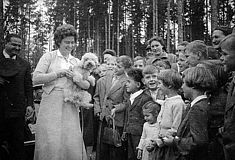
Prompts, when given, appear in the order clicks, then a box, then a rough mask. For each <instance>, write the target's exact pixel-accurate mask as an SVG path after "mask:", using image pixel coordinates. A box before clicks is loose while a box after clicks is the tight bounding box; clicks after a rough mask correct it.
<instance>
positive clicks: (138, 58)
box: [134, 56, 146, 64]
mask: <svg viewBox="0 0 235 160" xmlns="http://www.w3.org/2000/svg"><path fill="white" fill-rule="evenodd" d="M139 60H142V61H143V63H144V64H145V63H146V62H145V58H144V57H141V56H136V57H135V58H134V62H136V61H139Z"/></svg>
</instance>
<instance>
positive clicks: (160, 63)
mask: <svg viewBox="0 0 235 160" xmlns="http://www.w3.org/2000/svg"><path fill="white" fill-rule="evenodd" d="M153 65H154V66H156V67H157V66H159V67H164V68H165V69H170V68H171V63H170V62H169V61H168V60H165V61H163V60H160V61H156V62H153Z"/></svg>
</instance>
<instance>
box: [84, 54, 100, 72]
mask: <svg viewBox="0 0 235 160" xmlns="http://www.w3.org/2000/svg"><path fill="white" fill-rule="evenodd" d="M98 63H99V62H98V57H97V56H96V55H95V54H94V53H90V52H89V53H85V54H84V55H83V56H82V59H81V64H82V68H84V69H87V70H89V71H92V70H93V69H95V68H96V67H97V65H98Z"/></svg>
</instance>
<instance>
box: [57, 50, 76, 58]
mask: <svg viewBox="0 0 235 160" xmlns="http://www.w3.org/2000/svg"><path fill="white" fill-rule="evenodd" d="M57 56H58V57H62V58H64V59H65V60H67V61H70V60H71V59H72V58H73V56H72V55H71V54H69V56H68V58H65V57H64V56H63V55H62V54H61V52H60V50H57Z"/></svg>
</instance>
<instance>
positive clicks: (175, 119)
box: [157, 69, 186, 160]
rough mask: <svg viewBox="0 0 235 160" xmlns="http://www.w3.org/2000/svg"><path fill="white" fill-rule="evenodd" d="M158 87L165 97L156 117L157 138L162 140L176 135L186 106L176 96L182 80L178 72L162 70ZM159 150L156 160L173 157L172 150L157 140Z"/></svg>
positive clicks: (178, 96)
mask: <svg viewBox="0 0 235 160" xmlns="http://www.w3.org/2000/svg"><path fill="white" fill-rule="evenodd" d="M158 80H159V83H160V84H159V85H158V87H159V88H160V90H161V91H162V93H163V94H164V95H165V96H166V97H167V98H166V99H165V100H164V102H163V104H162V105H161V111H160V113H159V115H158V117H157V124H158V127H159V130H158V138H159V139H161V138H164V137H166V136H168V135H174V134H176V132H177V130H178V127H179V125H180V123H181V121H182V115H183V112H184V110H185V109H186V105H185V103H184V101H183V99H182V98H181V96H180V95H179V94H178V90H179V89H180V88H181V86H182V83H183V80H182V78H181V76H180V74H179V73H178V72H176V71H175V70H171V69H166V70H162V71H161V72H160V73H159V75H158ZM158 145H159V147H160V148H159V149H158V150H157V159H159V160H168V159H171V157H172V154H173V155H174V151H173V148H171V147H168V146H163V147H161V145H162V141H161V140H160V141H159V140H158Z"/></svg>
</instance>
